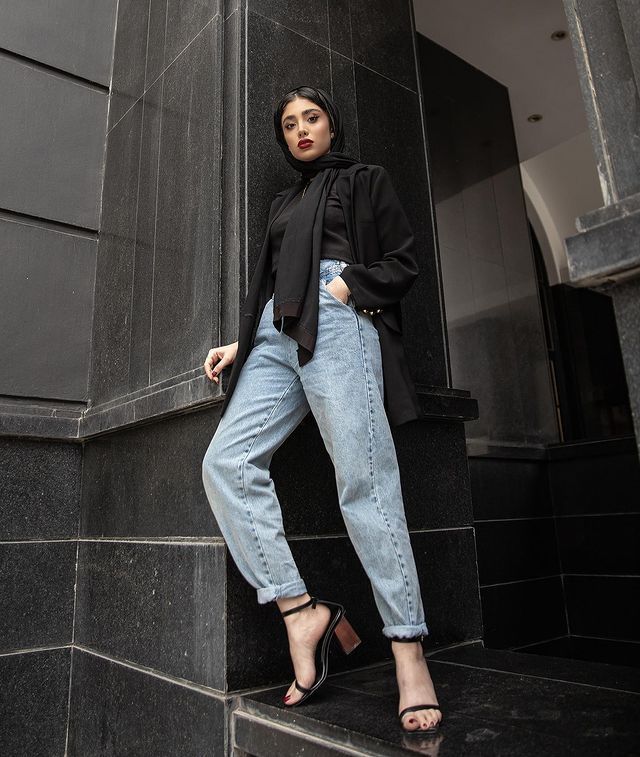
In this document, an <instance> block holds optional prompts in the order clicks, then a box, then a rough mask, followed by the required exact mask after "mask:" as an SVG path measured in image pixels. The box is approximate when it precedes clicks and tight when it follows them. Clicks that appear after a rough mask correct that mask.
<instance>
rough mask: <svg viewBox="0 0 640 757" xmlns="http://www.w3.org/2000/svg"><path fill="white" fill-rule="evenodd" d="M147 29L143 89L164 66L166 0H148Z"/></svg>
mask: <svg viewBox="0 0 640 757" xmlns="http://www.w3.org/2000/svg"><path fill="white" fill-rule="evenodd" d="M148 30H149V34H148V39H147V59H146V66H145V81H144V88H145V91H146V90H147V89H148V88H149V87H150V86H151V85H152V84H153V82H155V81H156V79H157V78H158V77H159V76H160V74H161V73H162V71H163V70H164V68H165V62H164V45H165V35H166V31H167V0H150V2H149V26H148Z"/></svg>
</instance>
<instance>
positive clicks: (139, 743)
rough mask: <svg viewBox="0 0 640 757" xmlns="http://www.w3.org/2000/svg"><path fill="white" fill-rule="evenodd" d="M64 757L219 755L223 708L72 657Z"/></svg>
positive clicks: (88, 658) (150, 679)
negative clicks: (66, 742) (69, 707)
mask: <svg viewBox="0 0 640 757" xmlns="http://www.w3.org/2000/svg"><path fill="white" fill-rule="evenodd" d="M73 655H74V659H73V682H72V692H71V717H70V721H69V749H68V754H69V757H72V755H73V757H87V755H98V754H100V755H103V754H105V755H106V754H114V755H115V754H127V755H140V757H142V755H157V756H158V757H160V755H166V756H167V757H168V756H169V755H175V754H180V755H182V756H183V757H202V756H203V755H218V754H220V755H221V754H224V753H225V749H224V741H225V717H224V702H223V700H221V699H218V698H216V697H213V696H210V695H208V694H206V693H204V692H202V691H197V690H195V689H190V688H187V687H186V686H180V685H178V684H176V683H173V682H171V681H167V680H163V679H162V678H159V677H158V676H153V675H149V674H147V673H145V672H144V671H142V670H136V669H134V668H132V667H130V666H127V665H119V664H118V663H116V662H112V661H111V660H106V659H103V658H101V657H98V656H97V655H92V654H90V653H87V652H85V651H83V650H80V649H74V652H73Z"/></svg>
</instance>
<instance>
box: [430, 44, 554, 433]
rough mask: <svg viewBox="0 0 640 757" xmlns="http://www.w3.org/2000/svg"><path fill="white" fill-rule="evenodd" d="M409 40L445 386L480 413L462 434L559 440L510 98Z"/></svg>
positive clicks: (437, 49)
mask: <svg viewBox="0 0 640 757" xmlns="http://www.w3.org/2000/svg"><path fill="white" fill-rule="evenodd" d="M417 39H418V54H419V65H420V68H421V74H422V84H423V90H424V100H425V118H426V127H427V137H428V145H429V154H430V160H431V176H432V181H433V195H434V201H435V206H436V215H437V220H438V237H439V241H440V249H441V259H442V261H443V286H444V298H445V310H446V313H447V330H448V335H449V348H450V354H451V369H452V378H453V385H454V386H459V387H461V388H465V389H468V390H470V391H471V394H472V396H474V397H477V399H478V404H479V408H480V417H479V419H478V420H475V421H471V422H469V423H468V424H467V425H466V430H467V436H468V438H470V439H477V440H483V441H487V442H492V441H493V442H496V443H501V442H509V443H520V444H532V445H541V444H545V443H548V442H553V441H556V440H557V438H558V431H557V424H556V418H555V409H554V403H553V395H552V391H551V384H550V376H549V368H548V355H547V350H546V345H545V341H544V326H543V323H542V318H541V312H540V305H539V301H538V296H537V281H536V274H535V270H534V266H533V256H532V249H531V242H530V238H529V231H528V222H527V217H526V209H525V205H524V199H523V191H522V186H521V177H520V171H519V158H518V153H517V147H516V142H515V137H514V133H513V124H512V118H511V110H510V104H509V93H508V90H507V89H506V88H505V87H504V86H503V85H502V84H500V83H499V82H496V81H495V80H493V79H491V77H489V76H487V75H486V74H484V73H483V72H481V71H479V70H478V69H475V68H473V67H472V66H470V65H469V64H468V63H466V62H465V61H464V60H462V59H461V58H459V57H457V56H455V55H454V54H453V53H451V52H450V51H448V50H446V49H445V48H443V47H441V46H439V45H437V44H436V43H435V42H433V41H431V40H429V39H427V38H426V37H424V36H422V35H417ZM434 71H437V72H438V74H437V75H434V74H433V72H434Z"/></svg>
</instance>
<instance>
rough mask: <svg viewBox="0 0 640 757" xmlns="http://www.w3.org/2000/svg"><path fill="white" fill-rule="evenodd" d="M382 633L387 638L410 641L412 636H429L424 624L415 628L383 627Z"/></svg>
mask: <svg viewBox="0 0 640 757" xmlns="http://www.w3.org/2000/svg"><path fill="white" fill-rule="evenodd" d="M382 633H383V634H384V635H385V636H386V637H387V638H388V639H392V638H399V639H412V638H413V637H414V636H420V635H421V634H424V635H425V636H428V635H429V631H428V629H427V625H426V623H420V624H419V625H417V626H385V627H384V628H383V629H382Z"/></svg>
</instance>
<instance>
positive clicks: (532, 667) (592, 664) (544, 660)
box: [430, 637, 640, 694]
mask: <svg viewBox="0 0 640 757" xmlns="http://www.w3.org/2000/svg"><path fill="white" fill-rule="evenodd" d="M567 639H568V640H569V642H570V644H573V641H574V640H575V637H572V638H571V637H564V640H567ZM560 641H563V639H560ZM548 644H549V646H551V644H552V642H548ZM537 646H539V647H542V644H539V645H537ZM532 648H533V647H529V649H532ZM557 648H562V647H557ZM564 649H565V650H566V647H564ZM524 652H525V650H524V649H522V650H520V651H518V652H510V651H506V650H504V649H487V648H485V647H483V646H482V644H481V643H478V644H465V645H462V646H458V647H453V648H451V649H443V650H438V651H436V652H435V653H434V656H433V658H430V659H434V660H442V661H445V662H453V663H456V664H459V665H470V666H472V667H478V668H489V669H493V670H499V671H502V672H505V673H521V674H522V675H527V676H536V677H538V678H548V679H550V680H554V681H564V682H566V683H578V684H587V685H590V686H596V687H599V688H604V689H615V690H617V691H624V692H634V693H636V694H640V673H639V672H638V671H637V670H634V669H633V668H630V667H627V666H625V665H603V664H602V663H600V662H596V661H594V660H591V661H589V660H586V659H585V660H582V661H581V662H577V661H575V660H567V659H564V657H565V655H560V656H558V655H556V656H553V655H551V656H549V657H537V656H536V655H528V654H524Z"/></svg>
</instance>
